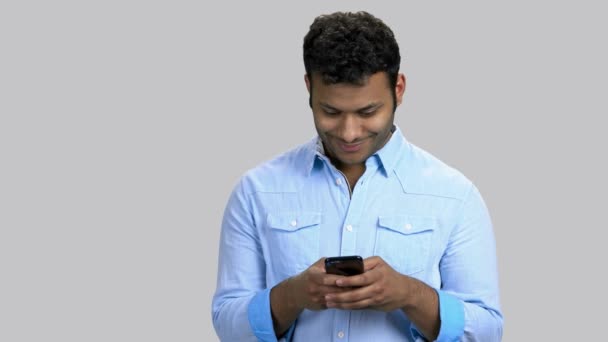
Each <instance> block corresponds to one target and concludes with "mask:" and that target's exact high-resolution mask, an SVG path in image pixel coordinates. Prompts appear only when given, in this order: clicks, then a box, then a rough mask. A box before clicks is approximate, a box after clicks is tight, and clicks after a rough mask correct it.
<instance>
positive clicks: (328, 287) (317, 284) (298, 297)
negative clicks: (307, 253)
mask: <svg viewBox="0 0 608 342" xmlns="http://www.w3.org/2000/svg"><path fill="white" fill-rule="evenodd" d="M340 278H343V277H341V276H338V275H333V274H327V273H325V258H321V259H319V260H318V261H317V262H315V263H314V264H312V265H311V266H310V267H309V268H308V269H306V270H305V271H304V272H302V273H300V274H298V275H297V276H295V277H293V278H291V279H289V280H288V283H289V287H290V288H291V291H290V292H291V296H292V298H293V299H294V301H295V304H296V306H297V307H299V308H301V309H308V310H323V309H327V306H326V304H325V296H326V295H328V294H331V293H340V292H344V291H346V289H344V288H341V287H339V286H337V285H336V281H337V280H338V279H340Z"/></svg>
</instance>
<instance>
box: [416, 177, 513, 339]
mask: <svg viewBox="0 0 608 342" xmlns="http://www.w3.org/2000/svg"><path fill="white" fill-rule="evenodd" d="M439 269H440V273H441V282H442V286H441V289H440V290H436V291H437V294H438V297H439V317H440V320H441V326H440V329H439V336H437V340H436V341H439V342H443V341H488V342H493V341H500V340H501V338H502V322H503V319H502V313H501V311H500V303H499V295H498V272H497V267H496V247H495V240H494V233H493V230H492V223H491V220H490V216H489V213H488V210H487V208H486V206H485V203H484V201H483V199H482V197H481V194H480V193H479V191H478V190H477V188H475V186H473V185H472V186H471V190H470V191H469V194H468V196H467V198H466V200H465V201H464V203H463V206H462V211H461V212H460V213H459V214H458V221H457V223H456V226H455V227H454V231H453V232H452V234H451V236H450V241H449V242H448V246H447V248H446V251H445V253H444V255H443V257H442V259H441V262H440V265H439ZM411 332H412V335H413V336H414V339H415V340H416V341H426V340H425V338H424V336H423V335H422V334H421V333H420V332H419V331H418V330H417V329H416V327H414V326H412V331H411Z"/></svg>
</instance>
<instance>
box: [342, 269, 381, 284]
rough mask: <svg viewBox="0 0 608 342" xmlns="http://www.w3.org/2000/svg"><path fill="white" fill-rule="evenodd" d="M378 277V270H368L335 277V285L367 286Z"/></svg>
mask: <svg viewBox="0 0 608 342" xmlns="http://www.w3.org/2000/svg"><path fill="white" fill-rule="evenodd" d="M379 278H380V272H377V271H376V270H370V271H368V272H365V273H362V274H359V275H355V276H350V277H341V278H339V279H336V280H335V281H336V285H337V286H340V287H360V286H368V285H370V284H373V283H374V282H376V281H377V280H378V279H379Z"/></svg>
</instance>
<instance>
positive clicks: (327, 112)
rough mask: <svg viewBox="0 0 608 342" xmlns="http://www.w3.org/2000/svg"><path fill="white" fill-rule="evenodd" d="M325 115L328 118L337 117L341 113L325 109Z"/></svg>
mask: <svg viewBox="0 0 608 342" xmlns="http://www.w3.org/2000/svg"><path fill="white" fill-rule="evenodd" d="M323 113H324V114H325V115H327V116H336V115H338V114H340V112H338V111H335V110H329V109H323Z"/></svg>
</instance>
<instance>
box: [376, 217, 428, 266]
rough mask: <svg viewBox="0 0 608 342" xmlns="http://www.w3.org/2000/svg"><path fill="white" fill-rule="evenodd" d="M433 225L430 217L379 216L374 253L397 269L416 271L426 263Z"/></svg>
mask: <svg viewBox="0 0 608 342" xmlns="http://www.w3.org/2000/svg"><path fill="white" fill-rule="evenodd" d="M436 228H437V221H436V219H435V218H433V217H424V216H380V217H379V218H378V227H377V229H376V244H375V246H374V254H375V255H378V256H380V257H382V258H383V259H384V260H385V261H386V262H388V263H389V264H390V265H391V266H392V267H393V268H394V269H395V270H397V271H398V272H399V273H402V274H406V275H412V274H415V273H418V272H420V271H422V270H424V269H425V268H426V267H427V264H428V262H429V255H430V248H431V244H432V237H433V232H434V230H435V229H436Z"/></svg>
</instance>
